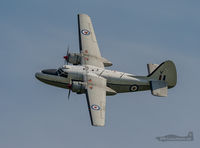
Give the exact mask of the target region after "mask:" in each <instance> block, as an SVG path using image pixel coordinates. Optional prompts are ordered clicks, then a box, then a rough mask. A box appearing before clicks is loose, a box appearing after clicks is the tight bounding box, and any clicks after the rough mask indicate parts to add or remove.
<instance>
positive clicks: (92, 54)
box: [78, 14, 104, 68]
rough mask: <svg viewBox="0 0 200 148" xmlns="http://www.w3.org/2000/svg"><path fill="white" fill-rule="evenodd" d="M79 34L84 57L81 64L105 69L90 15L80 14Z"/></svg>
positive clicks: (81, 51)
mask: <svg viewBox="0 0 200 148" xmlns="http://www.w3.org/2000/svg"><path fill="white" fill-rule="evenodd" d="M78 32H79V46H80V53H81V55H82V59H81V64H82V65H93V66H97V67H100V68H104V64H103V58H102V57H101V53H100V51H99V47H98V43H97V40H96V36H95V33H94V29H93V26H92V21H91V19H90V17H89V16H88V15H86V14H78Z"/></svg>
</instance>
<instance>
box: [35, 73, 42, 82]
mask: <svg viewBox="0 0 200 148" xmlns="http://www.w3.org/2000/svg"><path fill="white" fill-rule="evenodd" d="M41 74H42V73H41V72H36V73H35V77H36V78H37V79H38V80H40V78H41Z"/></svg>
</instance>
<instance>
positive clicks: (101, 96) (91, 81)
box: [85, 74, 106, 126]
mask: <svg viewBox="0 0 200 148" xmlns="http://www.w3.org/2000/svg"><path fill="white" fill-rule="evenodd" d="M85 81H86V82H87V86H86V89H87V93H86V97H87V103H88V109H89V113H90V118H91V123H92V125H93V126H104V125H105V107H106V79H104V78H102V77H98V76H96V75H94V74H87V75H86V77H85Z"/></svg>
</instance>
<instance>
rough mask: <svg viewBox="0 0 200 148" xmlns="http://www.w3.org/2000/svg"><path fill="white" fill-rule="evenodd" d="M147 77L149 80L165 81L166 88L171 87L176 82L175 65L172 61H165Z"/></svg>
mask: <svg viewBox="0 0 200 148" xmlns="http://www.w3.org/2000/svg"><path fill="white" fill-rule="evenodd" d="M147 77H149V79H150V80H160V81H165V82H166V83H167V86H168V88H172V87H174V86H175V85H176V82H177V73H176V66H175V64H174V63H173V62H172V61H165V62H163V63H162V64H160V65H159V66H158V67H157V68H156V69H155V70H154V71H153V72H152V73H150V74H149V75H148V76H147Z"/></svg>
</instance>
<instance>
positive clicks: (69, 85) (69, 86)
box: [67, 79, 73, 100]
mask: <svg viewBox="0 0 200 148" xmlns="http://www.w3.org/2000/svg"><path fill="white" fill-rule="evenodd" d="M72 85H73V84H72V81H71V79H70V80H69V84H68V85H67V87H68V89H69V92H68V100H69V98H70V94H71V89H72Z"/></svg>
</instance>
